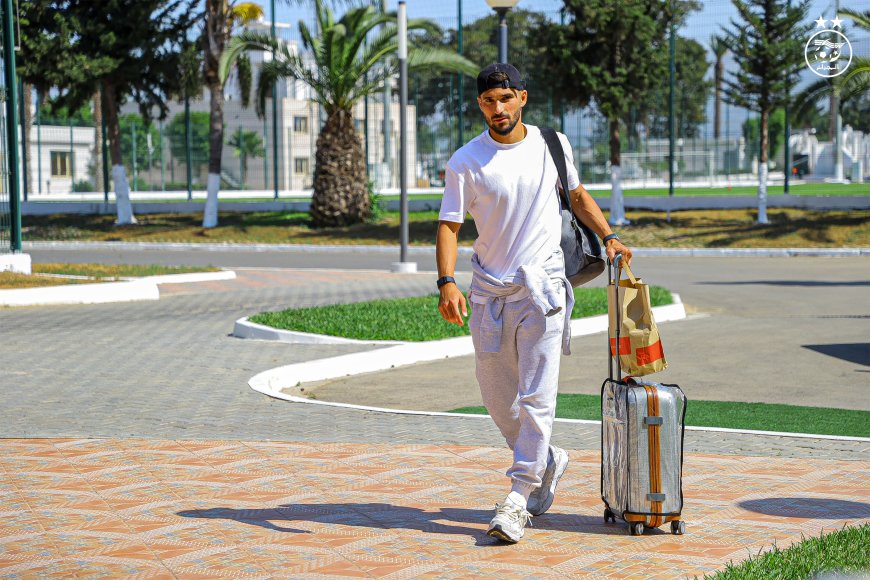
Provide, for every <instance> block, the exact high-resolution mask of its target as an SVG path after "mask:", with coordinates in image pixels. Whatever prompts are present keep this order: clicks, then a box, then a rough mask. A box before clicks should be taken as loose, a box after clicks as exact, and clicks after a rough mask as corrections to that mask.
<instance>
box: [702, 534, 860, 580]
mask: <svg viewBox="0 0 870 580" xmlns="http://www.w3.org/2000/svg"><path fill="white" fill-rule="evenodd" d="M868 571H870V524H864V525H863V526H858V527H846V528H843V529H842V530H837V531H836V532H831V533H830V534H825V535H823V536H820V537H818V538H806V539H804V540H802V541H801V542H798V543H797V544H794V545H792V546H791V547H789V548H786V549H785V550H780V549H779V548H777V547H776V546H774V547H773V550H771V551H770V552H765V553H764V554H760V555H757V556H751V557H750V558H749V559H748V560H745V561H743V562H740V563H738V564H733V563H729V564H728V566H727V567H726V568H725V570H722V571H721V572H718V573H716V574H714V575H712V576H705V577H704V578H708V579H709V580H767V579H768V578H783V579H790V578H795V579H803V578H813V577H816V575H817V574H818V573H819V572H834V573H836V574H837V575H836V576H831V577H832V578H833V577H837V578H840V577H844V578H845V577H846V576H845V575H843V576H840V574H849V577H850V578H851V577H853V576H852V574H855V573H861V574H862V575H861V576H860V577H864V576H863V574H866V573H867V572H868ZM854 577H856V578H857V577H859V576H854Z"/></svg>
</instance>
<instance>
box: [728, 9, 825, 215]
mask: <svg viewBox="0 0 870 580" xmlns="http://www.w3.org/2000/svg"><path fill="white" fill-rule="evenodd" d="M732 1H733V2H734V6H735V7H736V8H737V12H738V13H739V14H740V18H741V20H742V21H741V22H737V21H734V20H732V22H731V26H730V27H729V28H727V29H725V31H724V32H723V37H722V38H723V42H724V43H725V45H726V46H727V47H728V50H730V51H731V54H733V55H734V60H735V61H736V62H737V66H738V69H737V72H735V73H733V74H732V75H731V76H730V77H726V78H725V99H726V101H728V102H729V103H731V104H733V105H737V106H738V107H743V108H746V109H749V110H751V111H755V112H757V113H758V114H759V116H760V118H759V141H758V150H759V151H760V153H759V172H758V223H761V224H765V223H767V162H768V159H769V157H768V153H769V149H770V146H769V136H770V115H771V113H772V112H773V111H774V110H775V109H777V108H781V107H785V106H786V105H787V103H788V100H789V99H788V92H787V91H788V89H789V86H790V84H791V83H792V78H793V76H794V75H795V74H796V73H797V72H798V71H799V70H800V69H801V67H803V66H805V62H804V43H805V42H806V41H805V40H803V39H804V38H805V36H806V33H807V32H808V31H809V29H810V28H811V26H812V25H806V24H802V23H803V22H805V21H806V14H807V7H808V6H809V0H804V1H802V2H797V3H792V2H791V1H789V0H746V1H744V0H732Z"/></svg>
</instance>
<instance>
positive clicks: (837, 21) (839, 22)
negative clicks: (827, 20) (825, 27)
mask: <svg viewBox="0 0 870 580" xmlns="http://www.w3.org/2000/svg"><path fill="white" fill-rule="evenodd" d="M842 25H843V21H842V20H840V17H839V16H838V17H836V18H834V19H833V20H831V26H836V27H837V28H843V26H842Z"/></svg>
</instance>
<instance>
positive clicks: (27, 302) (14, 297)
mask: <svg viewBox="0 0 870 580" xmlns="http://www.w3.org/2000/svg"><path fill="white" fill-rule="evenodd" d="M159 299H160V291H159V290H158V289H157V284H155V283H153V282H146V281H143V280H136V281H132V282H106V283H104V284H68V285H63V286H45V287H42V288H21V289H17V288H16V289H10V290H0V306H47V305H52V304H103V303H107V302H132V301H136V300H159Z"/></svg>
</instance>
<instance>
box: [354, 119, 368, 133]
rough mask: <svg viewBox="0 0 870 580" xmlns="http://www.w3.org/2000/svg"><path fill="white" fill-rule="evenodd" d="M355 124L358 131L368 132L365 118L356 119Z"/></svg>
mask: <svg viewBox="0 0 870 580" xmlns="http://www.w3.org/2000/svg"><path fill="white" fill-rule="evenodd" d="M353 124H354V126H355V128H356V132H357V133H360V134H364V133H365V132H366V122H365V119H354V120H353Z"/></svg>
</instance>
